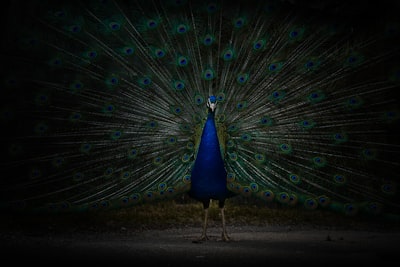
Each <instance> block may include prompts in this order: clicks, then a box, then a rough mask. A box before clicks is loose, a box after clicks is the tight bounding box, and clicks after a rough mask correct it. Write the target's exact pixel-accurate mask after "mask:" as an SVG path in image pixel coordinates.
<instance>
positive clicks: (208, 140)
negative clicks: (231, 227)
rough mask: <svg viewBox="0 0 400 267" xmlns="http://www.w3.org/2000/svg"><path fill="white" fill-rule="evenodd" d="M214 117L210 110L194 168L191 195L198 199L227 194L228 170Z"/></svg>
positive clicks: (216, 197) (219, 196)
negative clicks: (222, 154)
mask: <svg viewBox="0 0 400 267" xmlns="http://www.w3.org/2000/svg"><path fill="white" fill-rule="evenodd" d="M214 117H215V114H214V112H212V111H211V110H210V111H209V112H208V115H207V120H206V123H205V124H204V127H203V132H202V135H201V140H200V145H199V148H198V151H197V156H196V160H195V163H194V166H193V169H192V176H191V181H192V182H191V195H192V196H193V197H195V198H198V199H207V198H213V199H223V198H225V197H226V195H227V188H226V170H225V165H224V161H223V159H222V156H221V150H220V145H219V140H218V134H217V128H216V125H215V121H214Z"/></svg>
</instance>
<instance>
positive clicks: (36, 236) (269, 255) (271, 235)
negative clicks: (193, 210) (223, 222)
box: [0, 226, 400, 267]
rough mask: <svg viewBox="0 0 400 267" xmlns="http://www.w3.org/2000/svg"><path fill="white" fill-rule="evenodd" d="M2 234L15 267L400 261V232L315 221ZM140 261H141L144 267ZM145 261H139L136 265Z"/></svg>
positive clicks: (6, 254)
mask: <svg viewBox="0 0 400 267" xmlns="http://www.w3.org/2000/svg"><path fill="white" fill-rule="evenodd" d="M53 230H54V229H48V231H37V232H35V231H31V232H24V231H9V232H7V231H4V230H3V231H2V233H1V248H0V253H1V254H2V255H1V258H2V260H3V261H8V260H10V261H11V262H12V263H13V265H17V264H19V263H29V264H36V263H38V264H49V263H50V264H69V263H75V264H77V263H89V264H93V265H94V264H95V265H98V266H99V265H100V266H103V265H104V266H110V265H111V264H112V266H115V264H120V263H123V264H132V265H135V266H187V267H192V266H206V265H210V266H246V265H248V266H269V265H270V264H274V265H275V266H277V265H276V264H278V265H279V266H287V265H292V264H308V265H313V264H315V265H317V264H318V265H323V266H327V265H338V264H372V263H379V264H396V265H397V264H398V263H399V262H400V260H399V256H400V245H399V241H400V231H398V230H395V231H385V230H382V229H379V230H366V229H360V230H357V229H351V230H345V229H334V228H332V227H325V228H324V227H312V226H262V227H259V226H228V232H229V235H230V237H231V238H232V240H231V241H230V242H224V241H221V240H220V235H221V229H220V228H219V227H216V226H213V227H210V228H209V230H208V235H209V237H210V240H208V241H205V242H196V241H197V238H198V237H199V234H200V231H201V229H200V228H197V227H192V226H190V227H179V228H172V227H171V228H167V229H150V230H141V231H132V230H131V229H129V228H125V227H121V228H120V229H119V230H114V231H98V230H92V231H91V230H90V229H88V230H85V231H76V230H70V231H64V232H57V231H53ZM139 263H140V264H139ZM138 264H139V265H138Z"/></svg>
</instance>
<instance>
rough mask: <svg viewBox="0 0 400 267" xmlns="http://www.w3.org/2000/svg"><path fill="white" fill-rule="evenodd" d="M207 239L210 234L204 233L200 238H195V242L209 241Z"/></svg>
mask: <svg viewBox="0 0 400 267" xmlns="http://www.w3.org/2000/svg"><path fill="white" fill-rule="evenodd" d="M207 240H209V238H208V236H207V235H204V234H203V235H201V236H200V237H199V238H198V239H196V240H195V243H199V242H202V241H207Z"/></svg>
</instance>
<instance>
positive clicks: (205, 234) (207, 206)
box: [199, 200, 210, 240]
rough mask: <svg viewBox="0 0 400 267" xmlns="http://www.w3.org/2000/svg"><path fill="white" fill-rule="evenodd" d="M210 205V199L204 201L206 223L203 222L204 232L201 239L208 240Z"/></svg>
mask: <svg viewBox="0 0 400 267" xmlns="http://www.w3.org/2000/svg"><path fill="white" fill-rule="evenodd" d="M209 207H210V200H208V201H204V202H203V209H204V224H203V233H202V234H201V236H200V239H199V240H208V236H207V233H206V232H207V221H208V208H209Z"/></svg>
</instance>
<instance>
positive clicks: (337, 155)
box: [1, 0, 400, 240]
mask: <svg viewBox="0 0 400 267" xmlns="http://www.w3.org/2000/svg"><path fill="white" fill-rule="evenodd" d="M343 5H344V6H341V5H339V4H337V3H335V1H326V2H324V3H316V2H315V1H310V2H302V1H236V2H235V3H232V2H230V1H190V0H187V1H185V0H175V1H111V0H110V1H108V0H90V1H80V2H78V1H77V2H74V1H29V2H26V3H25V2H22V1H21V2H18V1H11V2H10V3H9V5H8V8H9V13H8V14H10V15H9V16H8V17H7V22H6V24H5V25H6V26H5V27H3V28H4V34H3V36H4V37H6V38H5V41H4V42H3V49H2V62H3V64H4V66H6V68H5V69H4V71H3V72H2V77H3V78H2V107H1V111H2V113H1V114H2V117H1V118H2V125H3V127H2V129H3V136H4V137H3V138H2V140H3V142H2V154H3V156H5V160H3V162H2V170H3V173H6V174H7V175H2V179H1V183H2V184H1V206H2V208H3V209H5V210H11V211H21V212H37V213H40V212H51V213H62V212H86V211H91V210H107V209H113V208H124V207H131V206H133V205H139V204H140V203H146V202H151V201H154V200H158V201H162V200H163V199H171V198H175V197H179V196H182V195H184V194H187V195H188V196H190V197H191V198H193V199H195V200H198V201H200V202H201V203H203V207H204V210H205V220H204V227H203V232H202V235H201V239H207V235H206V227H207V211H208V208H209V205H210V200H216V201H218V202H219V207H220V208H221V215H222V224H223V232H222V238H223V239H224V240H229V236H228V234H227V232H226V229H225V216H224V205H225V200H226V199H228V198H231V197H234V196H241V197H244V198H255V199H259V200H261V201H264V202H265V205H268V203H270V202H274V203H279V204H278V205H284V206H298V207H299V208H302V209H305V210H315V209H325V210H331V211H336V212H339V213H343V214H347V215H355V214H363V215H364V214H366V215H368V216H386V217H393V216H395V217H396V216H398V215H399V207H400V201H399V194H398V191H397V184H398V182H399V173H400V172H399V171H400V169H399V165H400V164H399V162H398V158H399V154H400V143H399V139H398V136H399V117H400V111H399V99H398V96H397V94H396V91H398V90H399V89H400V88H399V85H400V66H399V48H400V45H399V41H398V40H399V36H400V24H399V21H398V19H397V14H394V15H393V14H392V13H391V11H392V10H393V9H394V10H395V8H394V7H395V5H396V4H395V3H392V2H390V3H388V6H385V8H383V7H381V8H380V9H379V8H378V7H375V10H371V11H370V10H368V12H366V13H363V12H362V11H360V10H358V9H357V8H356V7H357V6H354V5H351V2H348V3H347V4H346V3H345V4H343ZM361 8H362V7H361ZM357 11H358V12H357Z"/></svg>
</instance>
